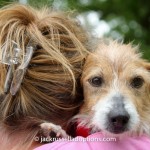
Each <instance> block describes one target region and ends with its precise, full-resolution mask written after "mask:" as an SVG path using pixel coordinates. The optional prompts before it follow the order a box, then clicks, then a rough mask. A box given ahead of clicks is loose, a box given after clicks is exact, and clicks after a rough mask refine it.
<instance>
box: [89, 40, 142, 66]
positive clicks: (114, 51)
mask: <svg viewBox="0 0 150 150" xmlns="http://www.w3.org/2000/svg"><path fill="white" fill-rule="evenodd" d="M92 57H95V58H94V61H95V62H96V61H97V62H99V63H104V61H105V63H109V64H111V65H112V66H113V67H117V68H118V67H122V68H124V67H125V66H127V65H129V64H130V65H131V64H135V63H140V61H141V58H140V57H141V53H139V52H138V51H137V47H132V45H131V44H128V45H126V44H120V43H117V42H113V41H112V42H110V43H109V44H105V43H102V44H99V46H98V47H97V49H96V51H95V52H94V55H93V56H92ZM91 59H93V58H91Z"/></svg>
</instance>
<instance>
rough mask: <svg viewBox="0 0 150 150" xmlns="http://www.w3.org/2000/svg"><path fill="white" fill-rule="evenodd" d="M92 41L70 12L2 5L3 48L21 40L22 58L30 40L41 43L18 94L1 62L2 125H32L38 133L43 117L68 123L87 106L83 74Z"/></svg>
mask: <svg viewBox="0 0 150 150" xmlns="http://www.w3.org/2000/svg"><path fill="white" fill-rule="evenodd" d="M87 39H88V38H87V35H86V34H85V31H84V30H83V29H82V28H81V26H80V25H79V24H78V22H76V21H75V20H73V19H71V18H70V17H69V15H68V14H66V13H62V12H53V11H51V10H49V9H47V8H43V9H40V10H37V9H34V8H32V7H30V6H25V5H19V4H15V5H14V4H13V5H9V6H6V7H4V8H2V9H0V47H2V45H3V44H4V43H5V42H6V41H7V42H8V44H10V45H11V42H10V43H9V41H12V40H13V41H15V42H16V43H17V44H18V45H19V47H20V49H21V50H22V55H21V59H22V60H23V59H24V55H25V48H26V46H27V44H28V42H29V41H30V40H31V41H32V43H33V45H34V46H35V47H36V49H35V51H34V54H33V57H32V59H31V61H30V64H29V66H28V68H27V71H26V74H25V76H24V78H23V82H22V84H21V86H20V88H19V90H18V92H17V93H16V95H14V96H13V95H11V93H10V92H8V93H5V92H4V82H5V79H6V75H7V72H8V66H7V65H5V64H3V63H0V95H1V96H0V119H1V123H2V124H4V125H5V126H7V127H8V128H9V129H11V130H18V131H19V130H26V129H29V130H31V131H32V132H31V133H32V134H33V132H34V134H33V135H35V134H36V133H37V132H38V130H37V129H38V127H37V126H38V125H39V122H41V121H42V120H46V121H49V122H53V123H55V124H61V125H62V126H65V125H66V123H67V121H68V120H69V119H70V118H71V117H72V116H73V115H74V114H75V113H76V112H77V111H78V109H79V107H80V105H81V104H82V89H81V88H80V75H81V73H82V66H83V63H84V59H85V57H86V55H87V50H86V48H85V46H86V43H87ZM10 47H11V46H10ZM1 52H2V49H0V53H1ZM14 68H15V66H14ZM30 136H31V134H30ZM28 137H29V136H28ZM30 138H33V136H31V137H30Z"/></svg>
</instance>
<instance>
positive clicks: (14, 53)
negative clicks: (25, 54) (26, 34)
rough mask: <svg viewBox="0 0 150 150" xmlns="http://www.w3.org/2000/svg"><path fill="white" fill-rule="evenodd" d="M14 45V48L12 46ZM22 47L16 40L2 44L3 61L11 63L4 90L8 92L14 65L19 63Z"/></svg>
mask: <svg viewBox="0 0 150 150" xmlns="http://www.w3.org/2000/svg"><path fill="white" fill-rule="evenodd" d="M11 47H12V48H11ZM20 51H21V50H20V49H19V48H18V45H17V43H16V42H14V41H11V42H9V41H7V42H5V44H4V45H3V46H2V58H1V63H3V64H7V65H9V67H8V72H7V75H6V79H5V83H4V92H5V93H7V92H8V90H9V89H10V85H11V82H12V79H13V65H14V64H15V65H16V64H18V63H19V57H20Z"/></svg>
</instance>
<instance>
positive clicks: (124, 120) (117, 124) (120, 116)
mask: <svg viewBox="0 0 150 150" xmlns="http://www.w3.org/2000/svg"><path fill="white" fill-rule="evenodd" d="M108 119H109V124H110V127H111V132H113V133H116V134H117V133H122V132H124V131H125V130H126V126H127V124H128V122H129V119H130V116H129V114H128V113H127V112H126V111H125V110H123V111H122V112H120V111H117V110H115V111H111V112H110V113H109V118H108Z"/></svg>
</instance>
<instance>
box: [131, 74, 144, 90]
mask: <svg viewBox="0 0 150 150" xmlns="http://www.w3.org/2000/svg"><path fill="white" fill-rule="evenodd" d="M143 83H144V80H143V78H141V77H135V78H133V79H132V80H131V86H132V87H133V88H140V87H141V86H142V85H143Z"/></svg>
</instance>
